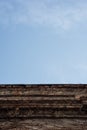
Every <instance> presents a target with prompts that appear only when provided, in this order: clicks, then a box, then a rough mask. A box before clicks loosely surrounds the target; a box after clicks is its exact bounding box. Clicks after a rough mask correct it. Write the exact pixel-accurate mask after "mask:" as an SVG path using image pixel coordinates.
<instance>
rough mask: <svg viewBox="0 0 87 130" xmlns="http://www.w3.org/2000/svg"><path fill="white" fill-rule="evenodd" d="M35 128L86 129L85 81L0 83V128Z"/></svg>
mask: <svg viewBox="0 0 87 130" xmlns="http://www.w3.org/2000/svg"><path fill="white" fill-rule="evenodd" d="M39 129H40V130H87V85H86V84H44V85H42V84H39V85H0V130H39Z"/></svg>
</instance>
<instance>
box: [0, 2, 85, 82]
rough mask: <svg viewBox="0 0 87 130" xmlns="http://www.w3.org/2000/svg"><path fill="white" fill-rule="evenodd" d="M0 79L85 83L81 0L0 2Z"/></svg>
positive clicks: (5, 80)
mask: <svg viewBox="0 0 87 130" xmlns="http://www.w3.org/2000/svg"><path fill="white" fill-rule="evenodd" d="M0 83H1V84H4V83H15V84H17V83H34V84H35V83H87V0H0Z"/></svg>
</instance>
